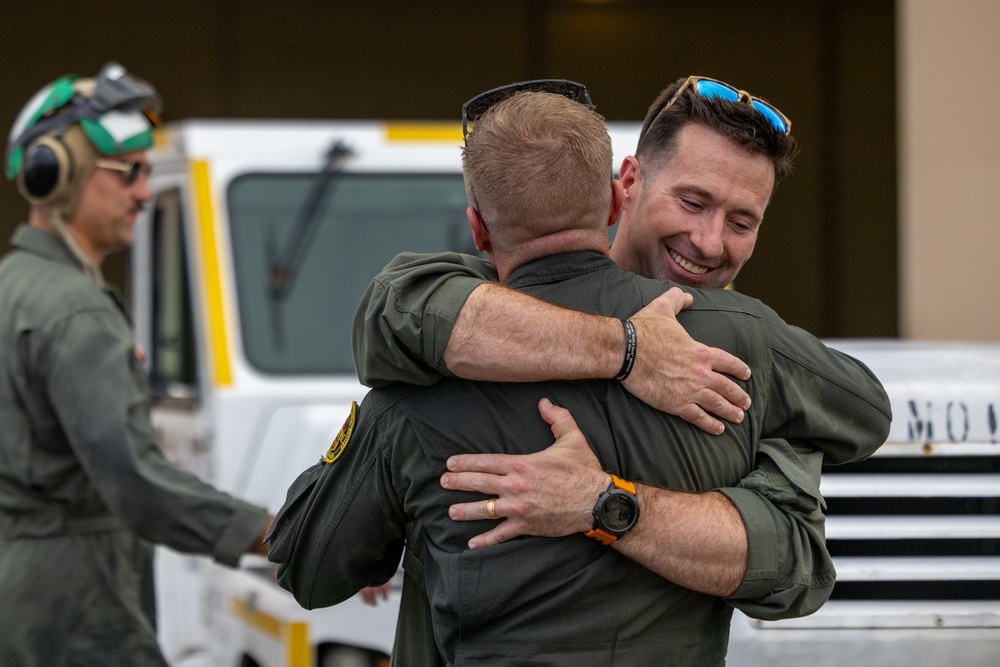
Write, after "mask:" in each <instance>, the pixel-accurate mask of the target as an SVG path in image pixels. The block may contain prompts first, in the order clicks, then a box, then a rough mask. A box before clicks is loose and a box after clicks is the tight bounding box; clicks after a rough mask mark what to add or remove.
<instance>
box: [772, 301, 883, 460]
mask: <svg viewBox="0 0 1000 667" xmlns="http://www.w3.org/2000/svg"><path fill="white" fill-rule="evenodd" d="M766 318H768V319H769V320H770V321H767V319H765V322H764V324H765V326H766V328H767V333H768V335H769V341H770V354H771V357H772V360H771V361H772V363H771V364H770V368H771V373H770V376H769V377H768V378H766V382H767V384H768V387H767V393H768V397H767V402H766V409H765V410H764V415H763V418H762V419H763V425H762V430H761V437H762V438H767V437H777V438H785V439H787V440H790V441H808V442H809V443H811V444H812V445H813V446H814V447H816V448H817V449H819V450H820V451H822V452H823V461H824V463H827V464H833V465H838V464H843V463H850V462H852V461H861V460H864V459H866V458H868V457H869V456H871V455H872V454H874V453H875V451H876V450H877V449H878V448H879V447H881V446H882V445H883V444H885V441H886V438H888V437H889V426H890V423H891V422H892V408H891V407H890V404H889V397H888V395H887V394H886V393H885V389H884V388H883V387H882V383H881V382H879V380H878V378H877V377H875V374H874V373H872V372H871V370H869V369H868V367H867V366H865V365H864V364H863V363H862V362H860V361H858V360H857V359H854V358H853V357H850V356H848V355H846V354H844V353H842V352H839V351H837V350H833V349H831V348H829V347H827V346H826V345H824V344H823V343H822V342H821V341H820V340H818V339H817V338H815V337H814V336H812V335H811V334H809V333H807V332H806V331H803V330H802V329H799V328H798V327H793V326H789V325H787V324H785V323H784V322H783V321H782V320H781V319H780V318H779V317H778V315H777V314H775V313H774V311H771V310H770V309H767V313H766Z"/></svg>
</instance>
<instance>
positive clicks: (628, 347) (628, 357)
mask: <svg viewBox="0 0 1000 667" xmlns="http://www.w3.org/2000/svg"><path fill="white" fill-rule="evenodd" d="M622 326H624V327H625V360H624V361H622V367H621V370H620V371H618V375H616V376H615V379H616V380H618V381H619V382H621V381H622V380H624V379H625V378H627V377H628V376H629V373H631V372H632V366H634V365H635V348H636V336H635V325H634V324H632V320H622Z"/></svg>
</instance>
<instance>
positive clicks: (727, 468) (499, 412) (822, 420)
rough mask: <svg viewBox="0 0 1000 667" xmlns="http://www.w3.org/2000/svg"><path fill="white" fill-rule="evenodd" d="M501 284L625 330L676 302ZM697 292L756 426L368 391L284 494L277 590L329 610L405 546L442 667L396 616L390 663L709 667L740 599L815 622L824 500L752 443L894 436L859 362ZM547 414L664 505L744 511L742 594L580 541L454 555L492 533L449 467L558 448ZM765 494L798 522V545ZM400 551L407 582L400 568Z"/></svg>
mask: <svg viewBox="0 0 1000 667" xmlns="http://www.w3.org/2000/svg"><path fill="white" fill-rule="evenodd" d="M508 284H509V285H510V286H511V287H514V288H515V289H522V290H524V291H526V292H528V293H531V294H533V295H535V296H538V297H540V298H543V299H546V300H549V301H552V302H554V303H559V304H561V305H565V306H569V307H573V308H578V309H585V310H589V311H593V312H600V313H604V314H608V315H614V316H618V317H628V316H630V315H631V314H633V313H634V312H636V311H637V310H639V309H640V308H641V307H643V306H644V305H646V304H648V303H649V302H650V301H651V300H653V299H654V298H655V297H656V296H659V295H660V294H661V293H662V292H663V291H665V290H666V289H667V288H669V287H670V284H668V283H662V282H658V281H652V280H647V279H644V278H641V277H638V276H634V275H632V274H630V273H628V272H626V271H624V270H622V269H621V268H620V267H618V266H617V265H615V264H614V263H613V262H612V261H611V260H610V259H609V258H607V257H605V256H603V255H599V254H597V253H592V252H574V253H564V254H559V255H553V256H550V257H546V258H542V259H539V260H535V261H532V262H529V263H528V264H526V265H524V266H522V267H520V268H518V269H517V270H516V271H515V272H514V273H513V275H512V276H511V277H510V279H509V280H508ZM693 291H694V293H695V303H694V305H693V306H692V307H691V308H689V309H688V310H686V311H684V312H682V313H681V315H680V316H679V319H680V321H681V323H682V324H683V325H684V326H685V328H686V329H687V330H688V331H689V332H690V333H691V334H692V336H693V337H695V338H696V339H697V340H700V341H702V342H704V343H706V344H709V345H713V346H716V347H721V348H723V349H726V350H728V351H730V352H731V353H733V354H735V355H737V356H739V357H740V358H742V359H744V360H745V361H746V362H747V363H748V364H749V365H750V367H751V369H752V371H753V374H752V377H751V378H750V380H749V381H748V382H746V383H745V387H746V389H747V391H748V392H749V393H750V395H751V397H752V398H753V405H754V409H753V410H752V411H751V412H749V413H748V415H747V418H746V419H745V420H744V422H743V423H742V424H739V425H728V426H727V429H726V432H725V433H724V434H723V435H721V436H710V435H708V434H706V433H704V432H703V431H701V430H699V429H697V428H696V427H694V426H692V425H691V424H688V423H687V422H684V421H683V420H681V419H679V418H676V417H670V416H668V415H665V414H664V413H661V412H659V411H657V410H655V409H653V408H650V407H649V406H647V405H645V404H644V403H642V402H641V401H639V400H638V399H636V398H635V397H633V396H631V395H630V394H628V393H627V392H626V391H625V390H624V389H623V388H622V386H621V385H620V383H617V382H603V381H600V382H586V383H581V382H577V383H564V382H547V383H529V384H502V383H486V382H469V381H464V380H458V379H453V378H448V379H445V380H442V381H440V382H438V383H436V384H434V385H433V386H430V387H417V386H414V385H402V384H393V385H389V386H387V387H385V388H382V389H376V390H373V391H372V392H370V393H369V395H368V397H367V398H366V399H365V401H364V403H363V404H362V406H361V410H360V412H359V415H358V420H357V425H356V429H355V430H354V432H353V433H352V434H351V436H350V438H349V439H348V442H347V444H346V446H344V447H343V450H342V451H341V452H340V454H339V458H336V460H335V461H334V462H332V463H324V462H321V463H320V464H317V465H316V466H314V467H313V468H311V469H309V470H307V471H306V472H305V473H303V474H302V475H301V476H300V477H299V479H298V480H297V481H296V483H295V484H294V485H293V486H292V488H291V489H290V490H289V494H288V499H287V501H286V503H285V506H284V507H283V508H282V510H281V512H279V514H278V518H277V519H276V521H275V528H274V530H273V532H272V535H271V538H270V540H271V550H270V556H269V557H270V558H271V559H272V560H273V561H275V562H278V563H280V564H281V567H280V569H279V583H281V585H282V586H284V587H286V588H288V589H289V590H290V591H291V592H292V593H293V594H294V595H295V596H296V599H298V600H299V602H300V603H301V604H302V605H303V606H305V607H307V608H312V607H320V606H327V605H330V604H336V603H337V602H339V601H342V600H344V599H346V598H347V597H350V596H351V595H353V594H354V593H355V592H356V591H357V590H358V589H359V588H361V587H363V586H367V585H374V584H378V583H381V582H383V581H385V580H386V579H387V578H388V577H390V576H391V575H392V573H393V572H394V571H395V568H396V564H397V563H398V561H399V558H400V555H401V553H402V551H403V546H404V542H405V541H407V540H409V542H410V545H408V546H407V556H406V559H407V560H406V561H405V567H406V569H407V574H408V576H407V579H406V583H405V584H404V589H405V588H406V586H409V585H411V581H413V580H416V581H417V585H419V580H420V579H421V578H422V579H423V585H424V590H425V591H426V596H427V597H426V599H427V601H428V604H429V612H430V614H431V617H432V623H433V633H432V635H433V638H434V640H435V645H436V648H437V653H436V655H435V652H434V651H433V650H432V649H429V648H428V647H427V646H426V645H425V646H420V644H419V642H418V641H417V639H418V638H419V637H423V639H424V641H425V642H426V641H428V640H429V637H428V633H427V632H426V630H424V629H423V628H426V625H424V624H423V620H422V619H420V618H419V617H416V618H414V617H411V616H409V615H408V614H418V615H419V614H420V613H421V611H420V609H419V606H420V605H404V608H403V612H402V615H401V617H400V619H399V623H400V627H401V632H402V633H403V634H404V635H405V634H406V630H405V628H407V627H408V626H409V624H410V623H411V622H414V623H415V625H414V628H415V630H414V631H413V632H412V633H411V636H410V638H409V641H408V642H404V643H403V644H402V645H397V647H396V650H395V652H394V656H393V659H394V663H396V664H400V665H409V664H418V665H419V664H431V663H433V662H435V661H437V660H443V661H445V662H446V663H447V664H454V665H467V664H489V665H515V664H516V665H528V664H532V665H534V664H538V665H543V664H544V665H565V666H567V667H568V666H570V665H584V664H585V665H630V666H640V667H641V666H643V665H649V666H650V667H652V666H654V665H664V664H677V665H692V666H696V665H721V664H723V663H724V661H725V655H726V650H727V643H728V629H729V621H730V617H731V614H732V608H733V605H735V606H739V604H740V603H741V602H742V601H748V606H756V608H757V610H758V611H759V612H760V613H761V614H762V615H766V614H772V615H775V616H779V615H781V614H791V615H795V614H800V613H802V610H803V609H808V608H811V607H814V606H816V605H817V604H822V602H823V601H825V600H826V598H827V597H828V595H829V591H830V588H831V587H832V585H833V582H834V579H835V572H834V569H833V565H832V562H831V561H830V558H829V554H828V553H827V552H826V550H825V548H822V547H821V546H819V545H820V544H821V543H822V511H821V507H820V504H821V499H820V498H819V497H818V491H817V492H816V493H817V495H815V496H811V495H810V494H809V493H807V492H805V491H804V490H803V489H800V488H798V487H797V486H795V484H796V481H797V480H804V482H803V485H804V486H808V480H809V473H808V471H807V470H806V469H805V468H804V467H803V466H802V464H801V463H800V462H799V461H798V459H797V457H796V455H795V453H794V451H793V450H792V449H791V448H789V447H787V445H786V446H785V447H784V448H781V447H780V446H771V445H764V443H763V442H762V440H761V435H762V434H764V433H767V434H770V435H771V436H772V437H774V438H778V439H784V440H791V441H795V440H798V439H801V438H805V437H809V438H812V439H815V440H817V441H821V442H824V443H829V446H830V448H832V449H834V450H836V451H838V453H842V452H841V448H848V447H850V448H854V449H856V450H857V451H873V450H874V449H875V448H877V447H878V446H879V445H881V444H882V443H883V442H884V440H885V437H886V435H887V434H888V429H889V422H890V419H891V417H890V408H889V402H888V399H887V397H886V395H885V392H884V391H883V389H882V387H881V385H880V384H879V382H878V380H877V379H876V378H875V377H874V376H872V375H871V373H870V371H868V369H867V368H865V367H864V365H863V364H860V363H859V362H857V361H856V360H853V359H851V358H849V357H847V356H846V355H843V354H840V353H838V352H835V351H833V350H830V349H828V348H826V347H825V346H824V345H822V343H820V342H819V341H818V340H816V339H815V338H813V337H812V336H810V335H809V334H807V333H806V332H804V331H802V330H800V329H796V328H794V327H790V326H788V325H786V324H785V323H784V322H782V321H781V320H780V318H778V316H777V315H776V314H775V313H774V312H773V311H771V310H770V309H769V308H767V307H766V306H764V305H763V304H761V303H760V302H759V301H756V300H754V299H750V298H748V297H745V296H743V295H740V294H737V293H734V292H726V291H722V290H714V291H697V290H693ZM425 305H426V304H425ZM397 312H399V313H400V318H401V319H407V318H409V317H410V314H409V313H406V312H401V311H397ZM543 396H544V397H549V398H550V399H552V401H553V402H554V403H556V404H558V405H562V406H563V407H566V408H568V409H569V410H570V412H571V413H572V414H573V415H574V417H575V418H576V421H577V423H578V424H579V425H580V428H581V430H582V431H583V432H584V434H585V435H586V436H587V439H588V442H589V443H590V445H591V447H592V448H593V449H594V452H595V453H596V455H597V457H598V459H599V460H600V461H601V464H602V466H603V467H604V469H606V470H609V471H612V472H614V473H615V474H618V475H619V476H621V477H623V478H626V479H630V480H633V481H643V482H647V483H650V484H654V485H658V486H663V487H666V488H672V489H678V490H685V491H693V492H704V491H710V490H718V491H720V492H721V493H724V494H725V495H726V496H727V497H729V498H730V499H731V500H732V501H733V503H734V504H735V505H736V506H737V508H738V509H739V511H740V513H741V515H742V517H743V519H744V522H745V523H746V524H747V525H748V531H750V530H754V531H755V532H756V533H757V534H759V535H762V536H765V537H766V538H768V539H762V540H759V541H757V542H753V543H752V544H751V549H750V553H749V555H748V562H747V573H746V577H745V580H744V582H743V584H742V585H741V586H740V588H739V590H737V592H736V594H735V595H734V596H733V597H732V598H731V599H729V600H723V599H721V598H718V597H714V596H710V595H704V594H700V593H696V592H694V591H691V590H688V589H685V588H683V587H681V586H678V585H676V584H673V583H672V582H669V581H667V580H665V579H663V578H661V577H659V576H657V575H655V574H653V573H652V572H650V571H649V570H646V569H645V568H644V567H642V566H640V565H638V564H636V563H634V562H632V561H630V560H628V559H627V558H624V557H623V556H621V555H620V554H618V552H617V551H615V550H613V549H610V548H608V547H605V546H603V545H601V544H599V543H597V542H595V541H593V540H591V539H589V538H587V537H585V536H583V535H571V536H568V537H564V538H556V539H552V538H536V537H524V538H520V539H517V540H513V541H511V542H508V543H504V544H501V545H497V546H494V547H489V548H487V549H482V550H477V551H469V550H468V549H467V548H466V544H467V542H468V540H469V538H471V537H472V536H473V535H476V534H478V533H480V532H482V531H483V530H485V529H487V528H488V527H489V526H490V525H491V524H490V523H489V522H455V521H452V520H451V519H450V518H449V517H448V514H447V508H448V506H450V505H451V504H453V503H456V502H463V501H470V500H477V499H480V498H481V496H479V495H478V494H473V493H459V492H451V491H446V490H444V489H442V488H441V487H440V484H439V478H440V475H441V473H442V472H444V470H445V460H446V459H447V457H448V456H451V455H453V454H456V453H480V452H504V453H511V454H526V453H531V452H535V451H540V450H542V449H544V448H546V447H548V446H549V445H550V444H551V443H552V436H551V432H550V430H549V427H548V425H547V424H545V422H544V421H542V420H541V418H540V417H538V416H537V410H536V405H537V402H538V400H539V399H540V398H542V397H543ZM784 440H781V442H784ZM747 480H749V481H747ZM789 480H792V482H789ZM769 487H774V488H769ZM769 492H773V496H774V497H775V498H781V497H782V496H785V497H786V502H787V503H790V504H791V503H798V504H800V505H801V506H802V507H800V516H799V517H798V518H797V519H796V521H797V523H796V525H795V526H794V527H792V526H789V525H788V524H789V521H788V519H787V518H786V516H785V514H784V513H783V512H782V511H781V510H779V509H777V508H776V506H775V505H774V504H773V503H772V502H771V501H770V500H769V496H768V493H769ZM798 496H803V497H801V498H800V497H798ZM806 508H808V509H809V510H811V511H805V510H806ZM641 520H642V519H641V518H640V521H641ZM779 538H781V539H782V540H784V541H779ZM626 539H627V538H626ZM411 553H412V554H415V556H416V557H418V558H419V566H420V567H419V568H411V565H414V555H411ZM421 571H422V577H421V574H420V573H421ZM418 597H419V596H418ZM415 599H417V598H415ZM749 601H752V602H749ZM768 607H770V609H768Z"/></svg>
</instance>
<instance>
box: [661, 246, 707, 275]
mask: <svg viewBox="0 0 1000 667" xmlns="http://www.w3.org/2000/svg"><path fill="white" fill-rule="evenodd" d="M667 252H668V253H669V254H670V257H671V258H673V260H674V261H675V262H677V263H678V264H679V265H680V267H681V268H682V269H684V270H685V271H688V272H690V273H693V274H695V275H696V276H702V275H705V274H706V273H708V267H707V266H698V265H697V264H692V263H691V262H689V261H688V260H686V259H684V258H683V257H681V256H680V255H678V254H677V253H676V252H674V251H673V249H671V248H667Z"/></svg>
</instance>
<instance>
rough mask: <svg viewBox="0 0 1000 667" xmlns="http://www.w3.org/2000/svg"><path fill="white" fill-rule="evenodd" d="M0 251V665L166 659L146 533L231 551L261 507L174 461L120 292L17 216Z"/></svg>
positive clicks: (248, 536) (50, 666)
mask: <svg viewBox="0 0 1000 667" xmlns="http://www.w3.org/2000/svg"><path fill="white" fill-rule="evenodd" d="M12 244H13V245H14V248H15V249H14V251H12V252H11V253H9V254H7V255H6V256H5V257H4V258H3V259H2V260H0V628H2V631H0V665H4V667H15V666H22V665H38V666H39V667H54V666H63V665H66V666H69V665H81V666H83V665H87V666H98V665H100V666H119V665H122V666H126V665H127V666H129V667H134V666H144V665H165V664H166V663H165V660H164V658H163V656H162V654H161V652H160V650H159V648H158V646H157V644H156V633H155V620H154V611H155V608H154V599H153V578H152V574H153V567H152V546H151V543H159V544H165V545H167V546H169V547H171V548H173V549H176V550H178V551H183V552H188V553H198V554H207V555H211V556H213V557H214V558H215V559H216V560H217V561H219V562H221V563H225V564H227V565H236V563H237V561H238V559H239V557H240V555H241V554H242V553H243V552H244V551H245V550H246V549H248V548H249V547H250V546H251V544H252V542H253V540H254V538H255V537H256V536H257V535H259V534H260V531H261V530H263V527H264V524H265V521H266V520H267V512H266V511H265V510H263V509H261V508H258V507H255V506H253V505H250V504H248V503H245V502H243V501H241V500H237V499H235V498H233V497H231V496H229V495H227V494H224V493H222V492H219V491H217V490H215V489H213V488H212V487H211V486H209V485H207V484H205V483H204V482H202V481H200V480H199V479H198V478H196V477H195V476H194V475H191V474H188V473H186V472H183V471H181V470H179V469H178V468H176V467H175V466H173V465H172V464H171V463H169V462H168V461H167V460H166V459H165V458H164V455H163V453H162V451H161V450H160V448H159V446H158V445H157V444H156V442H155V439H154V435H153V430H152V426H151V425H150V421H149V417H150V407H151V396H150V388H149V381H148V378H147V375H146V372H145V370H144V369H143V367H142V365H141V363H140V361H139V360H138V359H137V356H136V349H135V348H136V346H135V341H134V339H133V336H132V332H131V331H130V329H129V323H128V320H127V318H126V316H125V314H124V312H123V310H122V305H121V303H120V301H119V299H118V298H117V296H116V295H115V294H114V293H113V292H112V291H111V290H110V289H102V288H100V287H98V286H97V285H96V284H95V283H94V282H92V281H91V280H89V279H88V278H87V277H86V276H85V275H84V274H83V272H82V269H81V267H80V265H79V263H78V261H77V260H76V259H75V258H74V257H73V256H72V254H71V253H70V251H69V249H68V248H67V247H66V246H65V245H64V244H63V242H62V240H61V239H59V238H58V237H56V236H53V235H49V234H47V233H45V232H43V231H41V230H39V229H36V228H33V227H28V226H23V225H22V226H21V227H19V228H18V229H17V231H16V232H15V234H14V237H13V239H12Z"/></svg>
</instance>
